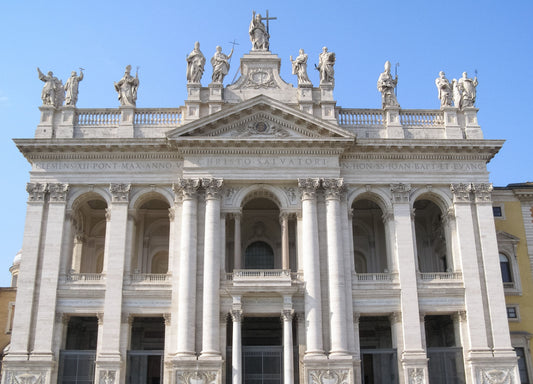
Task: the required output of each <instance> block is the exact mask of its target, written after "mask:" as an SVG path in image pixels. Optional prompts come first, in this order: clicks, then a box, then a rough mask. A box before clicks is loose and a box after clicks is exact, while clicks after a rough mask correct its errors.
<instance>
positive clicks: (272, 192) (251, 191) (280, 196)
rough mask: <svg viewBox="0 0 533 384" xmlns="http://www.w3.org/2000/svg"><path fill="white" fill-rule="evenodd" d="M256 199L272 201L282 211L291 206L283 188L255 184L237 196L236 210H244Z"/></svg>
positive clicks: (235, 199)
mask: <svg viewBox="0 0 533 384" xmlns="http://www.w3.org/2000/svg"><path fill="white" fill-rule="evenodd" d="M256 198H266V199H269V200H272V201H273V202H274V203H275V204H276V205H277V206H278V208H279V209H280V210H281V209H287V208H289V207H290V205H291V204H290V202H289V200H288V198H287V195H286V194H285V192H284V191H283V190H282V189H281V188H279V187H273V186H271V185H267V184H255V185H251V186H249V187H247V188H243V189H242V190H240V191H239V192H238V193H237V194H236V196H235V198H234V201H233V205H234V207H236V208H237V207H238V208H242V207H243V206H244V205H245V204H246V203H247V202H249V201H250V200H253V199H256Z"/></svg>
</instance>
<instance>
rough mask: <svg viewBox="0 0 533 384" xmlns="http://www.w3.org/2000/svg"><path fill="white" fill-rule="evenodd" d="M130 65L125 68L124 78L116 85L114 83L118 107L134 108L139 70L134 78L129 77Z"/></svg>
mask: <svg viewBox="0 0 533 384" xmlns="http://www.w3.org/2000/svg"><path fill="white" fill-rule="evenodd" d="M130 73H131V65H128V66H127V67H126V70H125V72H124V76H123V77H122V79H120V81H119V82H118V83H115V90H116V91H117V92H118V100H119V101H120V105H127V106H133V107H135V105H136V102H137V89H138V88H139V68H137V72H136V73H135V77H133V76H131V74H130Z"/></svg>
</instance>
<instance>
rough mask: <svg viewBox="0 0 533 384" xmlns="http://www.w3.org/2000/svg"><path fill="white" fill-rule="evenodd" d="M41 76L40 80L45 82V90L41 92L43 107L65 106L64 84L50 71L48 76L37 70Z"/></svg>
mask: <svg viewBox="0 0 533 384" xmlns="http://www.w3.org/2000/svg"><path fill="white" fill-rule="evenodd" d="M37 73H38V74H39V80H41V81H43V82H44V86H43V90H42V92H41V99H42V100H43V105H52V106H54V107H56V108H57V107H60V106H61V105H62V104H63V97H64V94H65V90H64V88H63V82H62V81H61V80H59V79H58V78H57V77H55V76H54V73H53V72H52V71H49V72H48V74H47V75H45V74H44V73H42V72H41V70H40V69H39V68H37Z"/></svg>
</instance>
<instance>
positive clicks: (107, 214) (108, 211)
mask: <svg viewBox="0 0 533 384" xmlns="http://www.w3.org/2000/svg"><path fill="white" fill-rule="evenodd" d="M105 220H106V221H111V208H106V209H105Z"/></svg>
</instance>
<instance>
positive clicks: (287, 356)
mask: <svg viewBox="0 0 533 384" xmlns="http://www.w3.org/2000/svg"><path fill="white" fill-rule="evenodd" d="M293 316H294V310H293V309H283V311H282V312H281V317H282V319H283V384H293V383H294V363H293V343H292V318H293Z"/></svg>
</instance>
